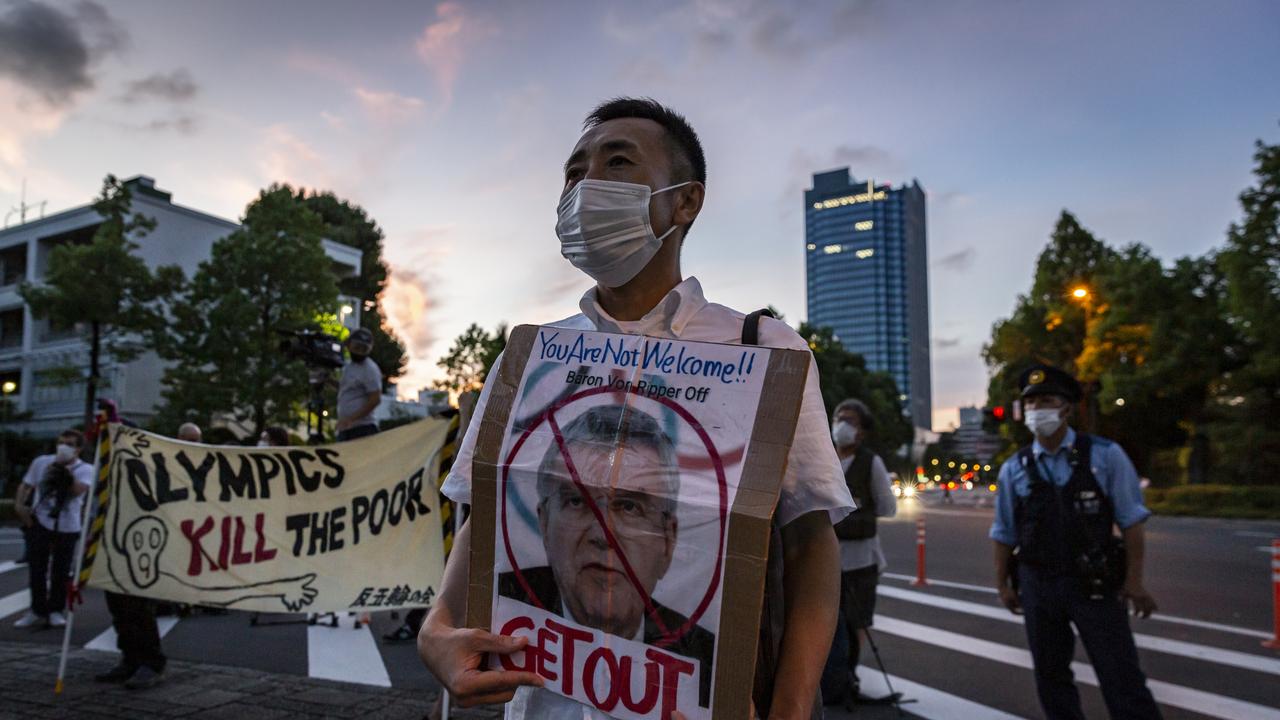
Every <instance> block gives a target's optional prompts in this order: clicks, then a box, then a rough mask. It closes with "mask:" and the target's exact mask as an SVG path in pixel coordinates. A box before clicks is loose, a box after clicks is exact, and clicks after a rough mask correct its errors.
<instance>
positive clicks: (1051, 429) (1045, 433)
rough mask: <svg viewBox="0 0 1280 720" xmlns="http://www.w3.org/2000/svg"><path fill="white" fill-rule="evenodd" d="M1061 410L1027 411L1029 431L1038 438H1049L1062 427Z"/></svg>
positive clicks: (1040, 409)
mask: <svg viewBox="0 0 1280 720" xmlns="http://www.w3.org/2000/svg"><path fill="white" fill-rule="evenodd" d="M1062 421H1063V417H1062V409H1061V408H1036V409H1035V410H1027V411H1026V423H1027V429H1028V430H1030V431H1031V432H1032V433H1034V434H1035V436H1036V437H1038V438H1047V437H1049V436H1050V435H1052V434H1054V433H1056V432H1058V428H1060V427H1062Z"/></svg>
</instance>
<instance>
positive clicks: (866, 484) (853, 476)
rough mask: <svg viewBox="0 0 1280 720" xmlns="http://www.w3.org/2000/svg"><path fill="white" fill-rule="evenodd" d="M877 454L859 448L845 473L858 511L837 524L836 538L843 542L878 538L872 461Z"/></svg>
mask: <svg viewBox="0 0 1280 720" xmlns="http://www.w3.org/2000/svg"><path fill="white" fill-rule="evenodd" d="M874 457H875V453H873V452H871V450H870V449H868V448H865V447H861V448H858V452H857V454H855V455H854V456H853V462H851V463H849V469H848V470H846V471H845V473H844V481H845V483H846V484H848V486H849V494H851V495H853V504H854V505H856V506H857V509H856V510H854V511H853V512H851V513H849V514H848V515H846V516H844V519H843V520H841V521H840V522H838V523H836V537H837V538H839V539H841V540H869V539H870V538H873V537H875V536H876V503H875V498H874V497H872V495H871V461H872V459H873V458H874Z"/></svg>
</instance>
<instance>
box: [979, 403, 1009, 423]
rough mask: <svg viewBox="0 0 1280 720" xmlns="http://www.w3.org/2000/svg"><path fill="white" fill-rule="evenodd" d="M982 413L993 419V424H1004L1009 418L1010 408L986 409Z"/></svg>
mask: <svg viewBox="0 0 1280 720" xmlns="http://www.w3.org/2000/svg"><path fill="white" fill-rule="evenodd" d="M982 412H983V413H985V414H986V416H987V417H989V418H991V420H992V421H993V422H998V423H1002V422H1004V421H1005V420H1006V419H1007V418H1008V417H1009V408H1007V407H1005V406H1004V405H997V406H995V407H990V408H986V409H985V410H983V411H982Z"/></svg>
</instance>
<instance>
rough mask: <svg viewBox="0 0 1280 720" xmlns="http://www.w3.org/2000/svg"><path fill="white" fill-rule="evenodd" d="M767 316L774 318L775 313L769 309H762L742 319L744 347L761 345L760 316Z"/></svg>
mask: <svg viewBox="0 0 1280 720" xmlns="http://www.w3.org/2000/svg"><path fill="white" fill-rule="evenodd" d="M761 315H767V316H769V317H773V311H772V310H770V309H769V308H760V309H759V310H756V311H755V312H753V313H751V314H749V315H747V316H746V317H745V318H743V319H742V344H743V345H759V344H760V316H761Z"/></svg>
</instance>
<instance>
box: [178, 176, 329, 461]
mask: <svg viewBox="0 0 1280 720" xmlns="http://www.w3.org/2000/svg"><path fill="white" fill-rule="evenodd" d="M324 234H325V225H324V222H323V221H322V220H321V219H320V216H318V215H317V214H316V213H314V212H312V211H310V210H308V209H307V208H306V207H304V206H303V205H302V204H300V203H298V202H296V200H295V198H294V195H293V190H292V189H291V188H290V187H288V186H287V185H284V186H282V185H272V186H271V187H270V188H268V189H266V190H264V191H262V193H261V194H259V196H258V198H257V199H256V200H254V201H253V202H252V203H250V204H249V206H248V208H247V209H246V210H245V214H244V219H243V220H242V224H241V227H240V229H238V230H236V231H235V232H233V233H231V234H230V235H228V236H227V237H225V238H222V239H221V240H218V241H217V242H216V243H214V245H213V251H212V255H211V257H210V258H209V259H208V260H206V261H205V262H202V263H201V264H200V266H199V268H198V269H197V270H196V273H195V275H194V277H193V278H192V280H191V283H190V284H189V286H188V287H187V289H186V291H185V292H184V293H183V295H182V296H181V297H180V298H179V299H178V300H177V301H176V302H175V303H174V304H173V306H172V309H171V312H172V322H171V323H170V325H169V327H168V328H166V329H165V331H163V332H161V333H158V337H157V347H158V348H159V349H160V351H161V354H162V356H163V357H165V358H166V359H167V360H170V361H172V362H173V365H172V366H170V367H169V368H168V369H167V370H166V372H165V377H164V383H165V386H166V387H165V392H164V396H165V404H164V407H163V408H162V411H161V414H160V419H161V421H163V422H165V423H167V424H170V425H172V424H175V423H177V422H179V421H182V420H188V419H190V420H195V421H197V422H203V423H205V424H207V423H209V422H210V420H211V419H212V418H213V416H214V415H224V414H225V415H229V416H230V417H232V418H233V419H234V420H235V421H236V422H238V423H240V424H246V423H247V424H250V425H251V426H252V433H253V435H255V436H256V435H257V434H258V433H260V432H262V429H263V428H264V427H266V426H267V425H270V424H275V423H280V424H293V423H294V422H295V421H296V420H297V417H298V414H299V412H300V410H299V408H300V406H301V404H302V403H303V402H304V401H305V400H306V398H307V396H308V377H307V371H306V369H305V368H304V367H303V365H302V363H301V362H300V361H298V360H294V359H290V358H288V357H286V356H285V355H284V354H283V353H282V352H281V351H280V341H281V339H282V335H281V333H282V332H286V331H296V330H301V329H304V328H309V327H313V326H314V325H315V323H316V322H317V318H320V317H322V316H324V315H325V314H326V313H331V312H332V310H333V308H334V307H335V305H336V304H337V296H338V289H337V284H336V282H335V278H334V275H333V273H332V271H331V270H330V267H331V263H330V260H329V258H328V256H326V255H325V252H324V248H323V247H322V245H321V238H322V237H324Z"/></svg>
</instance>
